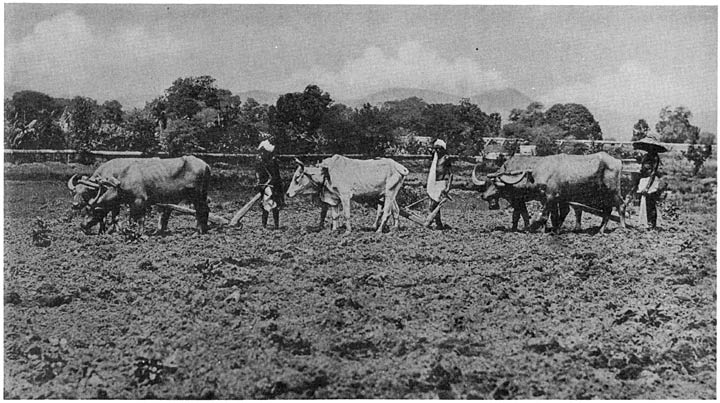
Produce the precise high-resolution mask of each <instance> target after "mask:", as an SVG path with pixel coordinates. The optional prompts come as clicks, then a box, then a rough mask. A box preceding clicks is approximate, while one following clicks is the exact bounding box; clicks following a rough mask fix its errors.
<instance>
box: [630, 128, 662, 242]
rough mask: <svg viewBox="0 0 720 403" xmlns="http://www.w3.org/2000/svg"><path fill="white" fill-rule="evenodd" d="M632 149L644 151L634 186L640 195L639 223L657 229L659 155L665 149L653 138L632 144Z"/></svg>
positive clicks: (646, 138)
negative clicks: (638, 176)
mask: <svg viewBox="0 0 720 403" xmlns="http://www.w3.org/2000/svg"><path fill="white" fill-rule="evenodd" d="M633 148H635V149H637V150H643V151H645V152H646V153H645V155H643V157H642V160H641V161H640V178H639V180H638V183H637V184H636V185H635V189H636V191H637V193H638V194H639V195H640V212H639V214H638V215H639V216H640V223H641V224H643V225H646V226H647V228H648V229H655V228H656V227H657V201H658V199H659V197H660V192H661V190H662V189H661V188H660V186H659V185H660V184H659V182H660V181H659V180H658V178H659V174H658V168H659V167H660V155H659V153H664V152H666V151H667V148H665V146H663V145H662V144H661V143H660V142H658V141H657V140H655V139H654V138H653V137H649V136H648V137H645V138H643V139H641V140H638V141H636V142H634V143H633Z"/></svg>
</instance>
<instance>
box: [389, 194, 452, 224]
mask: <svg viewBox="0 0 720 403" xmlns="http://www.w3.org/2000/svg"><path fill="white" fill-rule="evenodd" d="M428 199H429V197H425V198H423V199H420V200H418V201H416V202H414V203H411V204H409V205H407V206H405V207H400V208H399V209H400V216H401V217H404V218H406V219H408V220H410V221H412V222H414V223H415V224H417V225H420V226H421V227H424V228H428V227H429V226H430V223H432V221H433V220H434V219H435V216H436V215H437V214H438V213H439V212H440V209H441V208H442V206H443V204H445V203H447V202H448V201H449V200H452V199H451V198H450V196H449V195H445V196H443V197H442V198H441V199H440V202H439V203H438V205H437V206H436V207H435V208H434V209H433V210H432V211H431V212H430V213H429V214H428V215H427V217H423V216H421V215H419V214H418V213H416V212H415V211H413V210H411V209H410V207H413V206H415V205H417V204H420V203H422V202H424V201H426V200H428Z"/></svg>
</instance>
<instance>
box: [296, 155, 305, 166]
mask: <svg viewBox="0 0 720 403" xmlns="http://www.w3.org/2000/svg"><path fill="white" fill-rule="evenodd" d="M295 163H296V164H298V165H300V166H301V167H303V168H305V164H303V162H302V161H300V160H299V159H297V157H296V158H295Z"/></svg>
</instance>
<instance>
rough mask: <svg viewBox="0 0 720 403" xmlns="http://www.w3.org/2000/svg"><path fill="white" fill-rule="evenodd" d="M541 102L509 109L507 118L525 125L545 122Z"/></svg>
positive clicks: (531, 125) (538, 124)
mask: <svg viewBox="0 0 720 403" xmlns="http://www.w3.org/2000/svg"><path fill="white" fill-rule="evenodd" d="M543 108H544V106H543V104H542V103H540V102H532V103H530V105H528V106H527V108H525V110H522V109H513V110H512V111H510V117H509V120H510V121H511V122H514V123H520V124H522V125H524V126H526V127H537V126H541V125H543V124H544V123H545V115H544V114H543V111H542V110H543Z"/></svg>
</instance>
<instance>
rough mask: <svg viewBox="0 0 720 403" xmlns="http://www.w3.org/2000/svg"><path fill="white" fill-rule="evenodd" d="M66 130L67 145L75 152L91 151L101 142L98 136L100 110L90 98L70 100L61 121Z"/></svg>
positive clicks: (78, 97)
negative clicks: (64, 124) (67, 136)
mask: <svg viewBox="0 0 720 403" xmlns="http://www.w3.org/2000/svg"><path fill="white" fill-rule="evenodd" d="M63 120H64V121H65V123H66V125H67V128H68V135H69V141H68V142H69V145H70V146H71V147H73V148H75V149H77V150H85V151H87V150H92V149H94V148H96V146H97V145H98V144H100V142H101V141H102V139H100V137H99V136H98V134H99V132H98V130H99V127H100V124H99V123H100V108H99V106H98V104H97V102H96V101H95V100H94V99H91V98H84V97H80V96H77V97H75V98H73V99H72V101H71V102H70V105H68V107H67V109H66V110H65V113H64V119H63Z"/></svg>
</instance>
